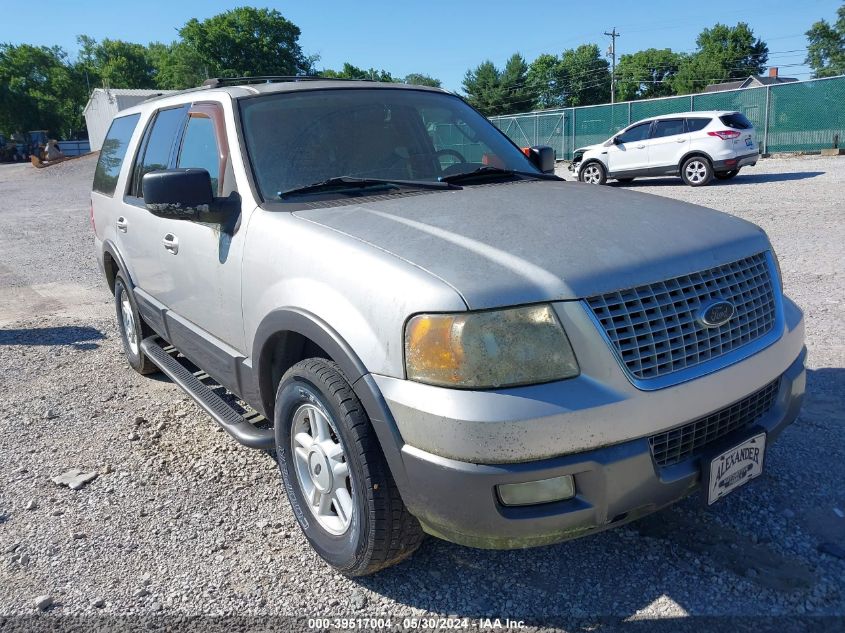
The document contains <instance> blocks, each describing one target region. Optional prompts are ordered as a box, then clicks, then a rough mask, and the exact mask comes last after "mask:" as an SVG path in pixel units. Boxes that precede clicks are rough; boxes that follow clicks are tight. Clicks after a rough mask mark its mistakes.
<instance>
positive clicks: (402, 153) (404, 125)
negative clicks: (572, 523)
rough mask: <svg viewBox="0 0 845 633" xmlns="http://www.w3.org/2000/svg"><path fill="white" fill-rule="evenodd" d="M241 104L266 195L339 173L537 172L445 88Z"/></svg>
mask: <svg viewBox="0 0 845 633" xmlns="http://www.w3.org/2000/svg"><path fill="white" fill-rule="evenodd" d="M240 107H241V117H242V122H243V134H244V140H245V143H246V148H247V151H248V152H249V156H250V161H251V163H252V167H253V170H254V173H255V180H256V184H257V186H258V189H259V191H260V192H261V196H262V197H263V198H264V199H265V200H279V199H281V198H282V195H281V194H282V193H283V192H286V191H291V190H294V189H297V188H299V187H305V186H308V185H312V184H315V183H320V182H323V181H326V180H329V179H331V178H338V177H344V176H345V177H354V178H372V179H384V180H396V181H426V182H437V181H438V180H439V179H440V178H442V177H445V176H451V175H454V174H459V173H465V172H470V171H473V170H476V169H478V168H480V167H484V166H489V167H497V168H501V169H508V170H515V171H520V172H529V173H531V174H535V173H536V174H538V175H540V172H539V171H538V170H537V169H536V168H535V167H534V166H533V165H532V164H531V163H530V162H529V161H528V159H527V158H526V157H525V155H524V154H523V153H522V152H520V151H519V149H518V148H517V147H515V146H514V145H513V144H512V143H511V142H510V141H509V140H508V139H507V138H506V137H505V136H504V135H503V134H502V133H501V132H499V130H497V129H496V128H495V127H494V126H493V125H492V124H491V123H490V122H489V121H488V120H487V119H485V118H484V117H483V116H481V115H480V114H479V113H478V112H476V111H475V110H473V109H472V108H470V107H469V106H468V105H467V104H466V103H464V102H463V101H462V100H461V99H458V98H457V97H454V96H451V95H447V94H442V93H436V92H425V91H422V90H403V89H395V88H394V89H390V88H372V89H369V88H368V89H331V90H308V91H302V92H299V91H298V92H293V93H276V94H272V95H267V96H262V97H256V98H250V99H244V100H242V101H241V106H240ZM406 186H411V185H409V184H408V183H406Z"/></svg>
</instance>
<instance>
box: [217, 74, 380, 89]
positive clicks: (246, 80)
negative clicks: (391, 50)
mask: <svg viewBox="0 0 845 633" xmlns="http://www.w3.org/2000/svg"><path fill="white" fill-rule="evenodd" d="M288 81H290V82H293V81H375V80H373V79H346V78H339V77H323V76H321V75H257V76H255V77H212V78H211V79H206V80H205V81H204V82H202V87H205V88H220V87H222V86H240V85H243V84H274V83H282V82H288Z"/></svg>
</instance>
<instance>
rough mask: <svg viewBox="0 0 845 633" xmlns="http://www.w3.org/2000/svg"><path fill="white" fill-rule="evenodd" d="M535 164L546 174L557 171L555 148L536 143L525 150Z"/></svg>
mask: <svg viewBox="0 0 845 633" xmlns="http://www.w3.org/2000/svg"><path fill="white" fill-rule="evenodd" d="M525 155H526V156H527V157H528V160H530V161H531V162H532V163H533V164H534V166H535V167H536V168H537V169H539V170H540V171H541V172H543V173H544V174H553V173H555V150H554V148H552V147H549V146H548V145H535V146H534V147H529V148H527V150H526V151H525Z"/></svg>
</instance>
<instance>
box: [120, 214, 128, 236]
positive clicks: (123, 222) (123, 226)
mask: <svg viewBox="0 0 845 633" xmlns="http://www.w3.org/2000/svg"><path fill="white" fill-rule="evenodd" d="M128 228H129V222H127V221H126V218H124V217H123V216H120V217H119V218H118V219H117V230H118V231H120V232H121V233H126V229H128Z"/></svg>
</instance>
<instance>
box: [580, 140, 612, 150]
mask: <svg viewBox="0 0 845 633" xmlns="http://www.w3.org/2000/svg"><path fill="white" fill-rule="evenodd" d="M606 142H607V141H604V142H602V143H596V144H595V145H585V146H584V147H578V148H576V149H575V152H573V153H578V152H589V151H592V150H594V149H604V143H606Z"/></svg>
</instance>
